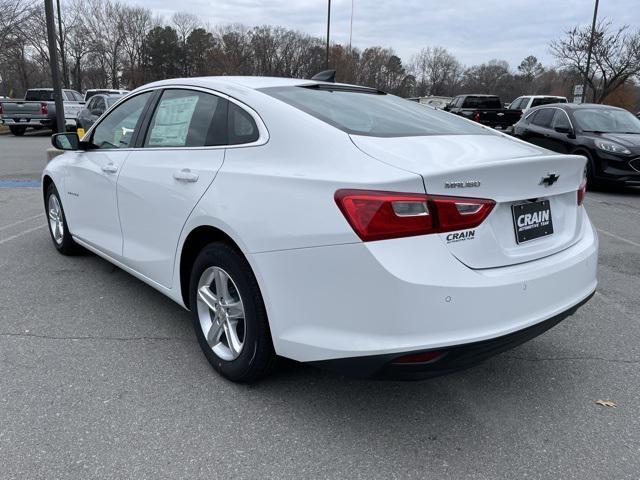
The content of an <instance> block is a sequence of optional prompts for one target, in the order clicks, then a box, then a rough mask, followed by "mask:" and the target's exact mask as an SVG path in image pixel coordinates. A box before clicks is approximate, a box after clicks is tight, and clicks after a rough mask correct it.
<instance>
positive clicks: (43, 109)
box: [40, 102, 49, 115]
mask: <svg viewBox="0 0 640 480" xmlns="http://www.w3.org/2000/svg"><path fill="white" fill-rule="evenodd" d="M40 114H41V115H49V105H47V104H46V103H44V102H42V103H41V104H40Z"/></svg>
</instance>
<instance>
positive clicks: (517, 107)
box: [509, 97, 522, 110]
mask: <svg viewBox="0 0 640 480" xmlns="http://www.w3.org/2000/svg"><path fill="white" fill-rule="evenodd" d="M521 103H522V97H518V98H516V99H515V100H514V101H513V102H511V105H509V109H511V110H520V104H521Z"/></svg>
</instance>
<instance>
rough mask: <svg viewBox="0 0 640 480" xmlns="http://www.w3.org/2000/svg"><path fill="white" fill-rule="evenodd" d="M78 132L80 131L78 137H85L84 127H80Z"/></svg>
mask: <svg viewBox="0 0 640 480" xmlns="http://www.w3.org/2000/svg"><path fill="white" fill-rule="evenodd" d="M77 132H78V138H82V137H84V128H80V127H78V130H77Z"/></svg>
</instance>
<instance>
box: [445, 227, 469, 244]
mask: <svg viewBox="0 0 640 480" xmlns="http://www.w3.org/2000/svg"><path fill="white" fill-rule="evenodd" d="M475 236H476V231H475V230H467V231H466V232H455V233H449V234H447V243H453V242H462V241H464V240H473V239H474V238H475Z"/></svg>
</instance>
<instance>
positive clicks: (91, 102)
mask: <svg viewBox="0 0 640 480" xmlns="http://www.w3.org/2000/svg"><path fill="white" fill-rule="evenodd" d="M95 105H96V99H95V97H94V98H92V99H91V100H89V103H87V110H89V111H91V110H93V109H94V108H95Z"/></svg>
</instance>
